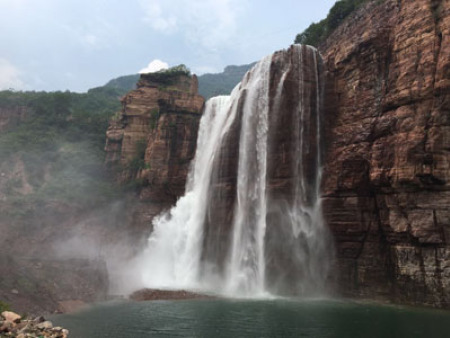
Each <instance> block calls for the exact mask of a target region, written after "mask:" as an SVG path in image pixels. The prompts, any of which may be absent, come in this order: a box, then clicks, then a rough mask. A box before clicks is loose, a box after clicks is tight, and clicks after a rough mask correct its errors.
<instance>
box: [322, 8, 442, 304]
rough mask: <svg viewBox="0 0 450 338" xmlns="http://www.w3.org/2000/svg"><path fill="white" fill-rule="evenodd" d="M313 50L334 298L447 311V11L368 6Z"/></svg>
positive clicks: (352, 16)
mask: <svg viewBox="0 0 450 338" xmlns="http://www.w3.org/2000/svg"><path fill="white" fill-rule="evenodd" d="M320 49H321V53H322V55H323V57H324V59H325V62H326V66H327V68H328V71H329V78H330V79H329V82H328V83H329V88H328V96H327V112H326V116H327V121H326V122H327V134H326V139H327V140H328V145H327V154H326V160H325V163H326V167H325V172H324V175H323V177H324V182H323V194H324V197H325V199H324V210H325V214H326V218H327V221H328V224H329V226H330V228H331V230H332V232H333V234H334V237H335V240H336V250H337V259H336V274H337V276H338V286H339V289H340V290H342V291H344V292H345V293H347V294H349V295H353V296H354V295H359V296H363V297H369V298H373V297H381V298H385V299H390V300H394V301H397V302H408V303H416V304H428V305H433V306H441V307H449V306H450V211H449V208H450V1H448V0H442V1H439V0H386V1H372V2H370V3H368V4H367V5H366V6H364V7H363V8H361V9H360V10H358V11H357V12H356V13H354V14H353V15H351V16H350V17H349V18H348V19H347V20H346V21H345V22H344V23H343V24H342V25H341V26H340V27H338V29H337V30H336V31H335V32H334V33H333V34H332V35H331V36H330V38H329V39H328V40H327V41H326V42H325V44H323V45H322V46H321V48H320Z"/></svg>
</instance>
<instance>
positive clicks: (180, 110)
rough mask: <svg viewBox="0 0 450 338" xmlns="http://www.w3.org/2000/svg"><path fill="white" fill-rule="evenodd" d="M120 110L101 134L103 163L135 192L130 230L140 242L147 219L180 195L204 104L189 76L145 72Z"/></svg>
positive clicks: (169, 204)
mask: <svg viewBox="0 0 450 338" xmlns="http://www.w3.org/2000/svg"><path fill="white" fill-rule="evenodd" d="M122 105H123V108H122V111H121V112H120V113H119V114H118V115H117V116H116V118H115V119H113V120H112V121H111V123H110V127H109V128H108V131H107V140H106V152H107V155H106V163H107V164H108V165H110V166H113V167H114V166H115V167H116V169H118V172H119V181H121V182H122V183H124V184H130V183H133V182H134V183H135V184H136V186H138V187H139V189H140V192H139V200H140V204H139V205H137V206H136V209H135V211H134V216H133V221H132V228H133V229H132V231H134V232H135V233H136V236H137V238H141V239H143V240H145V238H146V235H145V234H148V233H149V231H150V230H151V220H152V219H153V217H154V216H156V215H158V214H159V213H160V212H161V211H163V210H166V209H168V208H169V207H171V206H172V205H173V204H175V202H176V200H177V198H178V197H179V196H181V195H182V194H183V193H184V188H185V184H186V177H187V173H188V170H189V165H190V161H191V160H192V159H193V157H194V155H195V148H196V142H197V132H198V125H199V121H200V117H201V112H202V109H203V105H204V99H203V97H201V96H200V95H198V81H197V77H196V76H195V75H193V76H188V75H186V74H171V73H167V74H166V73H150V74H142V75H141V77H140V80H139V82H138V84H137V89H135V90H133V91H131V92H129V93H128V94H127V95H126V96H125V97H124V98H123V99H122Z"/></svg>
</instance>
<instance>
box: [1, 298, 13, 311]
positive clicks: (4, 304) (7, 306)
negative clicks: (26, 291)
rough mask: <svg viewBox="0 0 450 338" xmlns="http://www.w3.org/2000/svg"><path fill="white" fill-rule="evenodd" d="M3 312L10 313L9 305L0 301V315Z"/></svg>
mask: <svg viewBox="0 0 450 338" xmlns="http://www.w3.org/2000/svg"><path fill="white" fill-rule="evenodd" d="M3 311H11V307H10V305H9V304H7V303H5V302H2V301H1V300H0V313H2V312H3Z"/></svg>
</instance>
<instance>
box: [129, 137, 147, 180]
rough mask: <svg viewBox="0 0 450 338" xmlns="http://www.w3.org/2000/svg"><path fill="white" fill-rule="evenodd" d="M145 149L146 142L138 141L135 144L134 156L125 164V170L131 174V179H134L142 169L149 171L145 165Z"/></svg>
mask: <svg viewBox="0 0 450 338" xmlns="http://www.w3.org/2000/svg"><path fill="white" fill-rule="evenodd" d="M146 149H147V141H146V140H140V141H138V142H137V143H136V154H135V156H134V157H133V158H132V159H131V161H130V162H129V163H128V164H127V169H128V170H129V171H130V172H131V176H132V177H135V176H136V174H137V173H138V172H139V171H140V170H142V169H149V167H148V164H147V163H145V150H146Z"/></svg>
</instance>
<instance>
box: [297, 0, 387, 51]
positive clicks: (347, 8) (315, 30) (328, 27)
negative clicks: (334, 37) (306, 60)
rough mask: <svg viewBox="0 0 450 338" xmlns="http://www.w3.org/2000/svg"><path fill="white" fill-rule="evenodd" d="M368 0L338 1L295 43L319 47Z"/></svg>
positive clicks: (301, 34) (300, 35) (298, 36)
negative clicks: (323, 17) (325, 15)
mask: <svg viewBox="0 0 450 338" xmlns="http://www.w3.org/2000/svg"><path fill="white" fill-rule="evenodd" d="M368 1H370V0H339V1H336V3H335V4H334V6H333V7H332V8H331V9H330V12H329V13H328V15H327V17H326V18H325V19H323V20H321V21H319V22H317V23H312V24H311V25H310V26H309V27H308V28H307V29H305V31H303V32H302V33H300V34H298V35H297V36H296V38H295V43H301V44H304V45H311V46H315V47H317V46H318V45H319V44H320V43H322V42H324V41H325V40H326V39H327V38H328V37H329V36H330V35H331V33H332V32H333V31H334V30H335V29H336V28H337V27H338V26H339V25H340V24H341V23H342V22H343V21H344V19H345V18H346V17H347V16H349V15H350V13H352V12H354V11H355V10H356V9H357V8H358V7H359V6H361V5H362V4H363V3H365V2H368ZM378 1H379V0H378Z"/></svg>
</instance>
